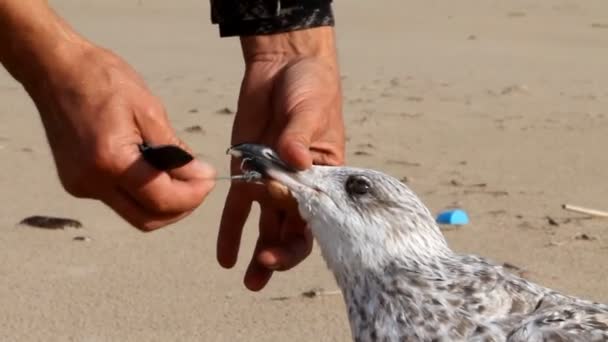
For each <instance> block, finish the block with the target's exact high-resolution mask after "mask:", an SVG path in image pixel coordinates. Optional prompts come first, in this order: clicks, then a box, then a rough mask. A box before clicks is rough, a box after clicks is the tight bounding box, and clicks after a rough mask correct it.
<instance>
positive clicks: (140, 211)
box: [101, 189, 191, 232]
mask: <svg viewBox="0 0 608 342" xmlns="http://www.w3.org/2000/svg"><path fill="white" fill-rule="evenodd" d="M101 201H102V202H103V203H105V204H106V205H107V206H108V207H110V208H112V210H114V212H116V213H117V214H118V215H119V216H120V217H122V218H123V219H125V220H126V221H127V222H128V223H129V224H131V225H132V226H134V227H135V228H137V229H139V230H141V231H144V232H150V231H153V230H156V229H159V228H162V227H164V226H167V225H169V224H171V223H174V222H177V221H179V220H181V219H182V218H184V217H186V216H188V215H189V214H190V213H191V211H188V212H183V213H180V214H177V215H157V214H154V213H150V212H148V211H146V210H145V208H142V207H141V206H139V205H138V204H137V202H135V201H134V200H133V199H132V198H131V197H130V196H129V195H128V193H126V191H124V190H121V189H113V190H112V191H110V192H108V193H107V194H106V195H104V196H103V198H102V199H101Z"/></svg>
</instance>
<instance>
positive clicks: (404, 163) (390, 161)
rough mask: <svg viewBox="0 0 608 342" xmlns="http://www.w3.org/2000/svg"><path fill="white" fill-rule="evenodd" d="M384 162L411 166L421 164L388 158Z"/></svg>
mask: <svg viewBox="0 0 608 342" xmlns="http://www.w3.org/2000/svg"><path fill="white" fill-rule="evenodd" d="M386 163H387V164H394V165H403V166H412V167H418V166H421V164H420V163H414V162H408V161H406V160H394V159H389V160H387V161H386Z"/></svg>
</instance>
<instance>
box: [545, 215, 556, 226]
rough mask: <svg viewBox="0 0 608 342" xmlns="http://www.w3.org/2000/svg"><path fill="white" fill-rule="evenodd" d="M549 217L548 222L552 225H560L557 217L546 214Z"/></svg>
mask: <svg viewBox="0 0 608 342" xmlns="http://www.w3.org/2000/svg"><path fill="white" fill-rule="evenodd" d="M545 218H546V219H547V222H548V223H549V224H550V225H552V226H559V223H557V221H556V220H555V219H553V218H552V217H550V216H546V217H545Z"/></svg>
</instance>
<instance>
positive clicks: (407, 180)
mask: <svg viewBox="0 0 608 342" xmlns="http://www.w3.org/2000/svg"><path fill="white" fill-rule="evenodd" d="M399 180H400V181H401V182H402V183H409V182H410V180H411V179H410V178H409V177H408V176H403V177H401V179H399Z"/></svg>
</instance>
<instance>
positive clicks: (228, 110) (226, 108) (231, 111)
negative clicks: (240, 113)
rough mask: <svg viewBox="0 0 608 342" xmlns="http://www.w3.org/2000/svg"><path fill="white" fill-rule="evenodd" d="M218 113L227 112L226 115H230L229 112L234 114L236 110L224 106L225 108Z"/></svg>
mask: <svg viewBox="0 0 608 342" xmlns="http://www.w3.org/2000/svg"><path fill="white" fill-rule="evenodd" d="M216 113H217V114H226V115H228V114H234V111H233V110H232V109H230V108H228V107H224V108H222V109H220V110H218V111H216Z"/></svg>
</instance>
